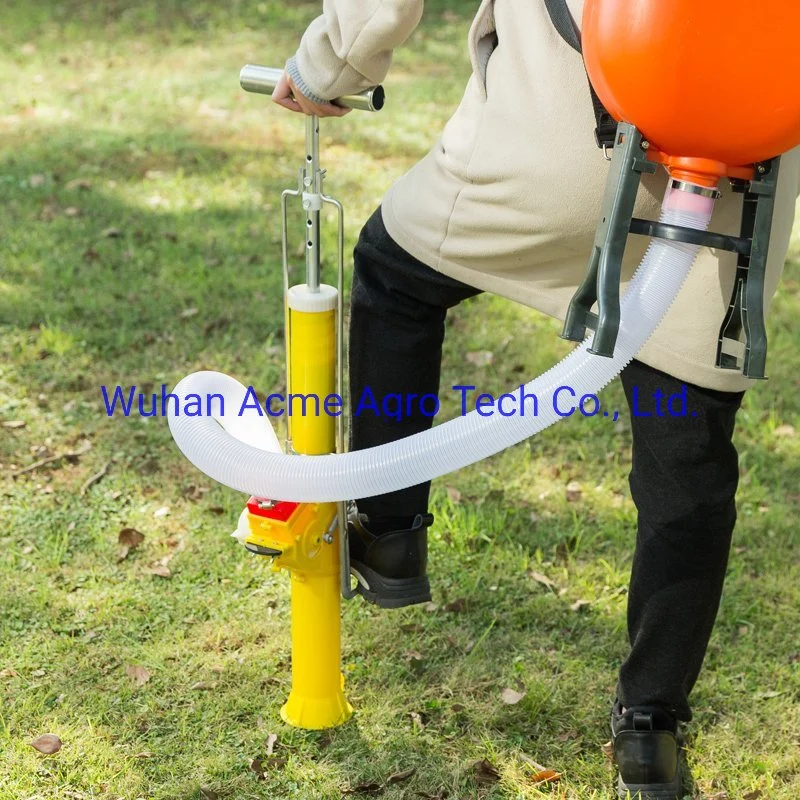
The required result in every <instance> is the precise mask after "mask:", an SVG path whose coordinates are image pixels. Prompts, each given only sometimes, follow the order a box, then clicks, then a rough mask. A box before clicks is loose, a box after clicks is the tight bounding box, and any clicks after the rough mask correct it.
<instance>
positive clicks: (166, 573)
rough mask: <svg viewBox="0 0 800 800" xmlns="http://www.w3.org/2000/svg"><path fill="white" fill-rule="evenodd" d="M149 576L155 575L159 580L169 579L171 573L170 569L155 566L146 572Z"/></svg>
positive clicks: (159, 565)
mask: <svg viewBox="0 0 800 800" xmlns="http://www.w3.org/2000/svg"><path fill="white" fill-rule="evenodd" d="M147 571H148V572H149V573H150V574H151V575H157V576H158V577H159V578H171V577H172V572H170V568H169V567H167V566H165V565H164V564H155V565H154V566H152V567H150V569H148V570H147Z"/></svg>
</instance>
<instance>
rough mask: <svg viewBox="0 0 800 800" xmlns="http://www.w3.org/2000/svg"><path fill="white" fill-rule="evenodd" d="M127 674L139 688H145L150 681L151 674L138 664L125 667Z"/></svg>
mask: <svg viewBox="0 0 800 800" xmlns="http://www.w3.org/2000/svg"><path fill="white" fill-rule="evenodd" d="M125 674H126V675H127V676H128V677H129V678H130V679H131V680H132V681H134V682H135V683H136V685H137V686H144V684H146V683H147V681H149V680H150V673H149V672H148V671H147V670H146V669H145V668H144V667H142V666H139V665H138V664H128V666H126V667H125Z"/></svg>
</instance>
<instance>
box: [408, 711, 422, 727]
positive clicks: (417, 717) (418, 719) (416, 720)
mask: <svg viewBox="0 0 800 800" xmlns="http://www.w3.org/2000/svg"><path fill="white" fill-rule="evenodd" d="M409 716H410V717H411V724H412V725H413V727H414V730H423V729H424V728H425V720H424V719H423V718H422V714H420V713H419V711H412V712H411V713H410V714H409Z"/></svg>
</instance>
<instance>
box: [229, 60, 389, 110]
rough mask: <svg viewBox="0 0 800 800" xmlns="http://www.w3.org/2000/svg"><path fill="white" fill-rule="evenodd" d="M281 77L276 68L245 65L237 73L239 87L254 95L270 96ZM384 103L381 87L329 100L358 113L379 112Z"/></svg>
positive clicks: (281, 73)
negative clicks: (353, 109)
mask: <svg viewBox="0 0 800 800" xmlns="http://www.w3.org/2000/svg"><path fill="white" fill-rule="evenodd" d="M281 75H283V70H282V69H279V68H277V67H260V66H258V65H256V64H247V65H245V66H244V67H242V71H241V72H240V73H239V85H240V86H241V87H242V89H244V90H245V91H246V92H254V93H255V94H272V92H273V91H274V90H275V87H276V86H277V84H278V81H279V80H280V77H281ZM385 101H386V94H385V92H384V91H383V86H373V87H372V88H371V89H367V90H366V91H364V92H361V93H360V94H348V95H345V96H344V97H337V98H336V99H335V100H331V103H333V104H334V105H335V106H342V107H343V108H355V109H357V110H359V111H380V110H381V109H382V108H383V104H384V102H385Z"/></svg>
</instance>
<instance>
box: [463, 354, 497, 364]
mask: <svg viewBox="0 0 800 800" xmlns="http://www.w3.org/2000/svg"><path fill="white" fill-rule="evenodd" d="M465 358H466V360H467V363H469V364H472V366H473V367H488V366H489V365H490V364H491V363H492V362H493V361H494V353H492V352H491V350H478V351H476V352H473V353H467V355H466V356H465Z"/></svg>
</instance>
